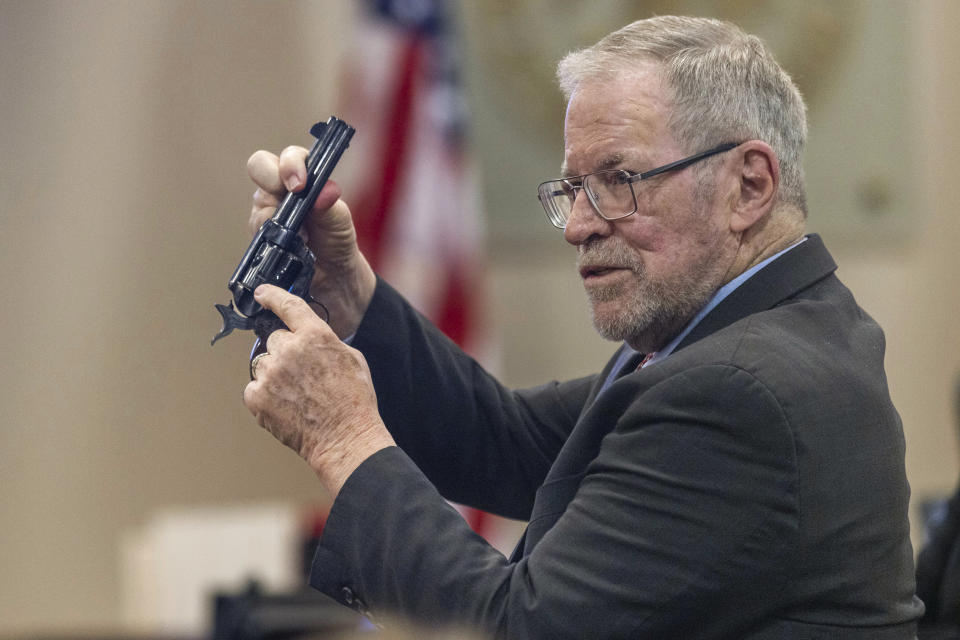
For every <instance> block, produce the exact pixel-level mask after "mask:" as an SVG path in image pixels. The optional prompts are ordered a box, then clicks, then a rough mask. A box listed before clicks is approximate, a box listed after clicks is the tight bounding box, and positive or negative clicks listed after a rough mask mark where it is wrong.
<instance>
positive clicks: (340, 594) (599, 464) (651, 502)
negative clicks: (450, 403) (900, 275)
mask: <svg viewBox="0 0 960 640" xmlns="http://www.w3.org/2000/svg"><path fill="white" fill-rule="evenodd" d="M601 400H602V402H598V403H597V405H595V406H594V407H591V409H590V410H591V411H593V410H598V411H604V410H610V411H613V410H616V411H618V414H617V415H620V418H619V419H618V420H617V422H616V426H615V428H614V429H613V431H612V432H610V433H609V434H608V435H607V436H606V437H605V438H604V439H603V441H602V444H601V447H600V450H599V453H598V455H597V457H596V458H595V459H594V460H593V462H592V463H591V464H590V465H589V466H588V467H587V470H586V472H585V474H583V475H582V476H579V477H573V478H559V479H557V480H556V481H552V482H550V483H548V484H546V485H545V486H543V487H542V488H541V489H540V490H539V492H538V501H537V507H538V511H539V510H540V505H541V504H544V505H549V504H550V503H551V498H552V497H553V496H554V494H562V493H564V492H566V491H569V490H570V489H571V487H573V488H574V490H575V493H574V497H573V499H572V501H571V502H570V503H569V504H568V505H566V506H565V509H564V510H563V512H562V515H560V516H559V519H557V520H556V523H555V524H554V525H553V526H552V528H550V529H549V531H548V532H547V533H546V535H545V536H544V537H543V538H542V540H541V541H540V542H539V544H537V546H536V547H535V548H534V549H533V551H532V553H531V554H530V555H528V556H526V557H524V558H523V559H522V560H520V561H519V562H516V563H509V562H508V561H507V560H506V559H505V558H504V557H503V556H502V555H500V554H499V553H497V552H496V551H495V550H494V549H492V548H491V547H489V546H488V545H487V544H486V543H485V542H484V541H483V540H482V539H481V538H479V537H478V536H476V535H474V534H473V533H472V532H471V531H470V530H469V528H468V527H467V526H466V524H465V523H464V522H463V521H462V519H461V518H459V517H458V516H457V514H456V513H455V512H454V511H453V510H452V509H451V508H450V507H448V506H447V505H446V504H445V503H444V501H443V500H442V499H441V498H440V496H439V495H438V494H437V492H436V490H435V489H434V488H433V486H432V485H431V484H430V482H429V481H428V480H427V479H426V478H425V477H424V476H423V475H422V474H421V473H420V471H419V470H418V469H417V467H416V465H414V464H413V462H412V461H411V460H410V459H409V458H408V457H407V456H406V455H405V454H404V453H403V452H402V451H400V450H399V449H397V448H389V449H384V450H382V451H380V452H378V453H377V454H376V455H374V456H372V457H371V458H369V459H368V460H366V461H365V462H364V463H363V464H362V465H361V466H360V467H359V468H358V469H357V470H356V471H355V472H354V474H353V475H352V476H351V477H350V478H349V479H348V481H347V483H346V484H345V485H344V487H343V489H342V491H341V493H340V495H339V496H338V498H337V500H336V501H335V503H334V505H333V508H332V512H331V514H330V518H329V520H328V522H327V528H326V530H325V531H324V534H323V539H322V540H321V544H320V548H319V550H318V553H317V556H316V559H315V563H314V566H313V573H312V580H311V583H312V584H313V586H314V587H316V588H318V589H320V590H321V591H323V592H324V593H327V594H328V595H330V596H332V597H334V598H336V599H338V600H339V601H340V602H343V603H345V604H350V605H351V606H354V608H359V609H360V610H362V611H372V612H373V615H374V616H377V615H382V614H385V613H386V614H391V613H393V614H400V615H403V616H409V617H413V618H415V619H418V620H421V621H428V622H444V623H457V624H463V625H469V626H472V627H475V628H478V629H480V630H483V631H485V632H488V633H492V634H495V635H496V636H498V637H504V638H516V639H521V638H587V637H598V635H602V637H604V638H635V639H636V638H657V639H660V638H674V637H676V638H715V637H726V636H729V635H731V634H737V633H742V632H743V631H744V630H745V629H747V628H749V626H750V624H751V623H752V622H753V621H756V620H758V619H761V618H762V617H763V616H764V615H767V614H769V613H770V612H771V611H775V610H776V609H777V607H778V606H782V602H781V598H782V597H783V595H782V594H783V592H784V589H783V588H782V587H783V581H784V580H785V579H786V576H788V575H789V573H790V572H789V571H787V570H785V567H786V566H788V565H789V563H790V561H791V556H790V554H791V548H792V545H793V544H794V543H795V541H796V529H797V519H798V509H799V507H798V505H797V498H796V496H797V486H796V484H797V482H798V480H797V477H796V474H797V470H796V456H795V451H794V444H793V439H792V435H791V431H790V428H789V425H788V424H787V420H786V418H785V417H784V414H783V412H782V411H781V408H780V405H779V404H778V402H777V401H776V399H775V398H774V396H773V395H772V394H771V393H770V392H769V391H768V390H767V389H766V388H765V387H764V385H763V384H762V383H760V382H759V381H758V380H757V379H755V378H754V377H753V376H752V375H750V374H748V373H746V372H744V371H743V370H740V369H737V368H735V367H731V366H724V365H712V366H702V367H699V368H696V369H691V370H687V371H685V372H683V373H682V374H678V375H674V376H671V377H668V378H666V379H664V380H662V381H660V382H658V383H657V384H655V385H654V386H652V387H650V388H646V389H642V390H641V389H640V388H632V389H631V387H630V384H629V383H628V384H619V385H617V389H616V390H615V392H608V394H605V396H603V397H602V398H601ZM618 403H623V404H622V405H620V406H618ZM604 405H606V406H604ZM560 502H561V503H562V502H563V501H560ZM558 504H559V503H558ZM547 511H549V509H547ZM538 517H544V518H547V517H554V518H556V517H557V514H556V513H548V512H543V513H538V514H535V515H534V518H538ZM533 525H534V521H531V526H533ZM598 629H602V633H601V634H598V633H597V631H598Z"/></svg>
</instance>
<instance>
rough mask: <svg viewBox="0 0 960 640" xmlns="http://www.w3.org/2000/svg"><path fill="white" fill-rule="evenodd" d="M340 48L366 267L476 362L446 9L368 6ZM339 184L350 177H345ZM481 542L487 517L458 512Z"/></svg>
mask: <svg viewBox="0 0 960 640" xmlns="http://www.w3.org/2000/svg"><path fill="white" fill-rule="evenodd" d="M363 6H364V12H363V14H362V16H361V17H360V19H359V20H358V23H357V32H356V34H355V37H354V39H353V46H352V47H351V48H350V49H348V54H347V58H346V63H345V67H344V77H343V85H342V86H343V89H344V91H343V96H344V102H345V104H343V105H342V107H341V112H342V114H343V118H344V119H345V120H346V121H347V122H349V123H351V124H352V125H354V126H355V127H356V129H357V135H356V136H354V138H353V141H352V143H351V147H352V148H351V150H350V154H349V159H350V165H349V166H350V168H351V170H350V171H349V175H350V178H348V179H343V180H340V182H341V184H342V186H343V187H344V193H345V196H344V197H345V198H346V199H347V201H348V202H349V203H350V205H351V211H352V212H353V216H354V221H355V224H356V227H357V234H358V238H359V243H360V248H361V249H362V250H363V252H364V254H365V255H366V256H367V259H368V260H369V261H370V262H371V264H372V265H373V268H374V269H375V270H376V271H377V272H378V273H379V274H380V275H381V276H383V277H384V278H385V279H386V280H387V281H388V282H390V283H391V284H392V285H393V286H394V287H396V288H397V289H398V290H399V291H400V292H401V293H403V294H404V296H405V297H406V298H407V299H408V300H409V301H410V302H411V303H412V304H413V305H414V306H415V307H416V308H417V309H418V310H419V311H420V312H421V313H423V314H424V315H426V316H427V317H428V318H430V319H431V320H432V321H433V322H434V323H435V324H436V325H437V326H438V327H439V328H440V329H441V330H442V331H443V332H444V333H445V334H446V335H447V336H448V337H450V338H451V339H452V340H454V341H455V342H456V343H457V344H459V345H460V346H461V347H463V348H464V349H465V350H466V351H468V352H470V353H473V354H474V355H478V351H482V350H484V348H485V346H486V345H485V343H486V337H485V335H484V334H483V332H482V327H481V326H480V324H479V322H478V319H479V318H478V310H479V309H482V308H483V306H482V304H481V301H482V298H483V286H482V282H483V279H482V275H483V262H482V237H483V229H482V219H481V214H480V194H479V191H478V187H477V181H476V178H475V172H474V171H473V169H472V168H471V166H470V163H469V161H468V155H467V153H466V125H467V109H466V102H465V97H464V93H463V87H462V78H461V65H460V59H459V56H460V50H459V48H458V46H457V42H456V40H455V38H454V36H455V33H454V30H453V28H452V27H453V25H452V18H453V16H452V14H451V12H452V10H453V9H454V8H455V7H454V6H453V4H452V3H451V2H444V1H443V0H368V1H366V2H364V3H363ZM340 175H341V176H344V175H348V172H343V173H341V174H340ZM461 513H463V514H464V517H465V518H466V519H467V521H468V522H469V523H470V525H471V526H472V527H473V529H474V530H475V531H477V532H478V533H480V534H481V535H485V533H486V532H485V531H484V529H485V528H486V524H487V523H488V522H489V518H488V517H487V515H486V514H484V513H482V512H479V511H476V510H473V509H461Z"/></svg>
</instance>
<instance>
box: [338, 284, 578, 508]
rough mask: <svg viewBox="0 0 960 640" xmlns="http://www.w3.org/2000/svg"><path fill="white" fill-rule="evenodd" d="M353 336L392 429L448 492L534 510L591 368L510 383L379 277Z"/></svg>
mask: <svg viewBox="0 0 960 640" xmlns="http://www.w3.org/2000/svg"><path fill="white" fill-rule="evenodd" d="M351 344H352V345H353V346H354V347H356V348H357V349H359V350H360V351H361V352H363V354H364V357H365V358H366V359H367V363H368V364H369V366H370V372H371V375H372V377H373V382H374V387H375V389H376V392H377V404H378V407H379V410H380V414H381V416H382V417H383V419H384V422H385V423H386V425H387V428H388V429H389V430H390V433H391V434H392V435H393V437H394V439H395V440H396V441H397V444H398V445H399V446H400V448H402V449H403V450H404V452H406V454H407V455H408V456H409V457H410V458H411V459H412V460H413V461H414V462H415V463H416V464H417V465H418V466H419V467H420V468H421V469H422V470H423V471H424V473H425V474H426V475H427V476H428V478H429V479H430V481H431V482H432V483H433V484H434V486H436V487H437V489H439V491H440V492H441V493H442V494H443V495H444V496H445V497H446V498H448V499H450V500H454V501H456V502H460V503H462V504H466V505H470V506H474V507H479V508H481V509H484V510H486V511H489V512H492V513H497V514H500V515H504V516H507V517H511V518H517V519H522V520H525V519H527V518H528V517H529V514H530V508H531V506H532V504H533V498H534V494H535V492H536V489H537V487H539V486H540V484H541V483H542V481H543V478H544V476H545V475H546V473H547V470H548V469H549V468H550V465H551V463H552V462H553V459H554V458H555V457H556V455H557V451H559V449H560V447H561V446H562V445H563V443H564V441H565V440H566V437H567V434H568V433H569V432H570V430H571V429H572V428H573V425H574V424H575V423H576V420H577V418H578V416H579V414H580V411H581V409H582V407H583V404H584V402H585V399H586V397H587V394H588V392H589V390H590V387H591V385H592V383H593V380H594V376H590V377H586V378H581V379H579V380H573V381H570V382H563V383H560V382H552V383H549V384H546V385H543V386H541V387H537V388H535V389H527V390H521V391H512V390H510V389H508V388H506V387H504V386H502V385H500V384H499V383H498V382H497V381H496V380H495V379H494V378H493V377H492V376H491V375H490V374H488V373H487V372H486V371H484V369H483V368H482V367H481V366H480V365H479V364H478V363H477V362H476V361H474V360H473V359H472V358H471V357H469V356H468V355H466V354H465V353H464V352H463V351H462V350H461V349H460V348H459V347H458V346H457V345H456V344H454V343H453V342H452V341H450V340H449V339H447V338H446V336H444V335H443V334H442V333H441V332H440V331H438V330H437V329H436V328H435V327H434V326H433V325H432V324H430V322H429V321H427V320H426V319H425V318H423V317H422V316H421V315H420V314H419V313H418V312H417V311H416V310H414V309H413V308H412V307H411V306H410V305H409V304H407V302H406V301H405V300H404V299H403V298H402V297H401V296H400V295H399V294H398V293H397V292H396V291H394V290H393V288H392V287H390V285H388V284H387V283H386V282H384V281H383V280H379V281H378V284H377V290H376V292H375V295H374V298H373V300H372V301H371V304H370V307H369V308H368V310H367V313H366V315H365V316H364V320H363V322H362V324H361V326H360V328H359V329H358V331H357V333H356V335H355V336H354V337H353V339H352V340H351Z"/></svg>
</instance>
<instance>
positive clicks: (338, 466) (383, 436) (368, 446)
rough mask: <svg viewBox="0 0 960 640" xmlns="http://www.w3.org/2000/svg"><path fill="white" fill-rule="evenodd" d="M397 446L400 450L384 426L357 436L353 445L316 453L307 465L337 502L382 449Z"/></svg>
mask: <svg viewBox="0 0 960 640" xmlns="http://www.w3.org/2000/svg"><path fill="white" fill-rule="evenodd" d="M393 446H396V442H394V440H393V437H392V436H391V435H390V433H389V432H388V431H387V430H386V427H384V426H383V424H382V423H380V424H379V425H377V426H371V427H369V428H367V429H364V430H363V431H360V432H358V433H356V434H355V435H353V436H352V437H351V439H350V441H349V442H338V443H336V444H334V445H332V446H330V447H327V448H325V449H322V450H320V451H316V452H314V453H313V454H312V455H311V456H310V457H309V458H308V459H307V463H308V464H309V465H310V468H311V469H313V472H314V473H315V474H316V475H317V478H319V479H320V483H321V484H322V485H323V487H324V489H326V490H327V493H329V494H330V498H331V499H332V500H335V499H336V497H337V495H338V494H339V493H340V489H342V488H343V485H344V484H345V483H346V482H347V479H348V478H349V477H350V476H351V475H352V474H353V472H354V471H356V470H357V467H359V466H360V465H361V464H363V462H364V461H365V460H366V459H367V458H369V457H370V456H372V455H373V454H375V453H376V452H378V451H380V450H381V449H386V448H387V447H393Z"/></svg>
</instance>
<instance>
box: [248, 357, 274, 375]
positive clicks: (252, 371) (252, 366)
mask: <svg viewBox="0 0 960 640" xmlns="http://www.w3.org/2000/svg"><path fill="white" fill-rule="evenodd" d="M268 355H270V354H269V353H267V352H266V351H264V352H263V353H258V354H257V355H255V356H253V359H252V360H250V379H251V380H256V379H257V365H258V364H260V360H261V359H262V358H264V357H265V356H268Z"/></svg>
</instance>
